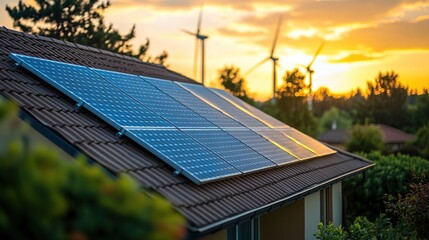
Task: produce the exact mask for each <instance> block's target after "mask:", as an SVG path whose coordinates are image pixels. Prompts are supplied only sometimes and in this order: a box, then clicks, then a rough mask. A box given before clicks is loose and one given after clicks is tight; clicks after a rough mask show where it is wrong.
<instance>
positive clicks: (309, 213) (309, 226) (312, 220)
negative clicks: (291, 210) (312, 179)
mask: <svg viewBox="0 0 429 240" xmlns="http://www.w3.org/2000/svg"><path fill="white" fill-rule="evenodd" d="M304 203H305V239H306V240H309V239H316V238H315V237H314V236H313V234H314V233H315V232H316V231H317V224H319V223H320V192H319V191H318V192H315V193H312V194H310V195H308V196H306V197H305V198H304Z"/></svg>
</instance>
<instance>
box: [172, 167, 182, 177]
mask: <svg viewBox="0 0 429 240" xmlns="http://www.w3.org/2000/svg"><path fill="white" fill-rule="evenodd" d="M181 173H182V169H176V170H174V172H173V175H174V176H178V175H179V174H181Z"/></svg>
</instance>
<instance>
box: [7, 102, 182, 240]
mask: <svg viewBox="0 0 429 240" xmlns="http://www.w3.org/2000/svg"><path fill="white" fill-rule="evenodd" d="M15 109H16V108H15V107H14V105H13V104H12V103H10V102H8V103H5V102H3V101H1V99H0V129H1V130H2V135H0V138H1V139H0V143H1V146H0V186H1V194H0V239H181V238H183V237H184V235H185V233H186V232H185V228H184V224H185V223H184V219H183V218H182V217H181V216H180V215H179V214H178V213H177V212H175V211H174V210H173V208H172V207H171V205H170V204H169V203H168V202H167V201H165V200H164V199H161V197H159V196H156V195H155V194H153V193H146V192H142V189H141V188H140V187H139V185H138V184H137V183H136V182H134V181H133V180H132V179H130V178H129V177H127V176H125V175H119V176H118V177H117V178H116V177H115V178H113V177H112V176H109V175H107V173H106V172H105V171H104V170H102V169H101V167H99V166H97V165H91V166H90V165H88V163H87V162H86V161H85V160H84V159H79V160H78V161H73V162H71V161H65V160H62V159H60V158H59V157H58V155H57V154H56V153H54V152H53V151H52V150H51V149H47V148H45V147H41V146H33V145H30V146H25V144H26V142H25V141H23V139H25V137H26V132H25V131H24V130H23V128H22V127H21V126H20V124H19V122H20V121H19V120H18V119H17V117H14V116H12V115H13V112H14V111H15ZM6 129H9V133H10V134H3V133H4V132H6ZM149 195H150V196H149Z"/></svg>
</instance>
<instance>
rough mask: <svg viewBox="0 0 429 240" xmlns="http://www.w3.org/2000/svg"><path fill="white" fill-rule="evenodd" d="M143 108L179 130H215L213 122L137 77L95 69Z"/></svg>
mask: <svg viewBox="0 0 429 240" xmlns="http://www.w3.org/2000/svg"><path fill="white" fill-rule="evenodd" d="M93 70H94V71H96V72H97V73H98V74H99V75H100V76H102V77H103V78H104V79H106V80H108V81H109V82H111V83H113V84H114V85H115V86H117V87H118V88H120V89H121V90H122V91H124V92H125V93H126V94H128V95H129V96H131V97H132V98H134V99H135V100H137V101H138V102H140V103H141V104H142V105H143V106H145V107H147V108H148V109H150V110H152V111H153V112H154V113H156V114H158V115H160V116H161V117H162V118H164V119H165V120H167V121H168V122H170V123H171V124H173V125H174V126H175V127H177V128H215V127H216V126H215V125H213V124H212V123H211V122H209V121H207V120H206V119H205V118H203V117H201V116H200V115H198V114H197V113H195V112H194V111H192V110H191V109H189V108H188V107H185V106H184V105H182V104H181V103H179V102H178V101H176V100H175V99H173V98H171V97H170V96H168V95H167V94H165V93H164V92H162V91H160V90H159V89H158V88H156V87H154V86H153V85H151V84H149V83H148V82H146V81H145V79H144V78H141V77H138V76H136V75H131V74H126V73H119V72H112V71H105V70H99V69H93Z"/></svg>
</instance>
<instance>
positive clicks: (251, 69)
mask: <svg viewBox="0 0 429 240" xmlns="http://www.w3.org/2000/svg"><path fill="white" fill-rule="evenodd" d="M269 59H270V57H267V58H264V59H263V60H262V61H260V62H258V63H257V64H255V65H254V66H253V67H251V68H250V69H249V70H247V72H245V73H244V74H243V77H245V76H247V75H248V74H249V73H251V72H252V71H253V70H255V69H256V68H257V67H259V66H261V65H262V64H264V63H265V62H266V61H268V60H269Z"/></svg>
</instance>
